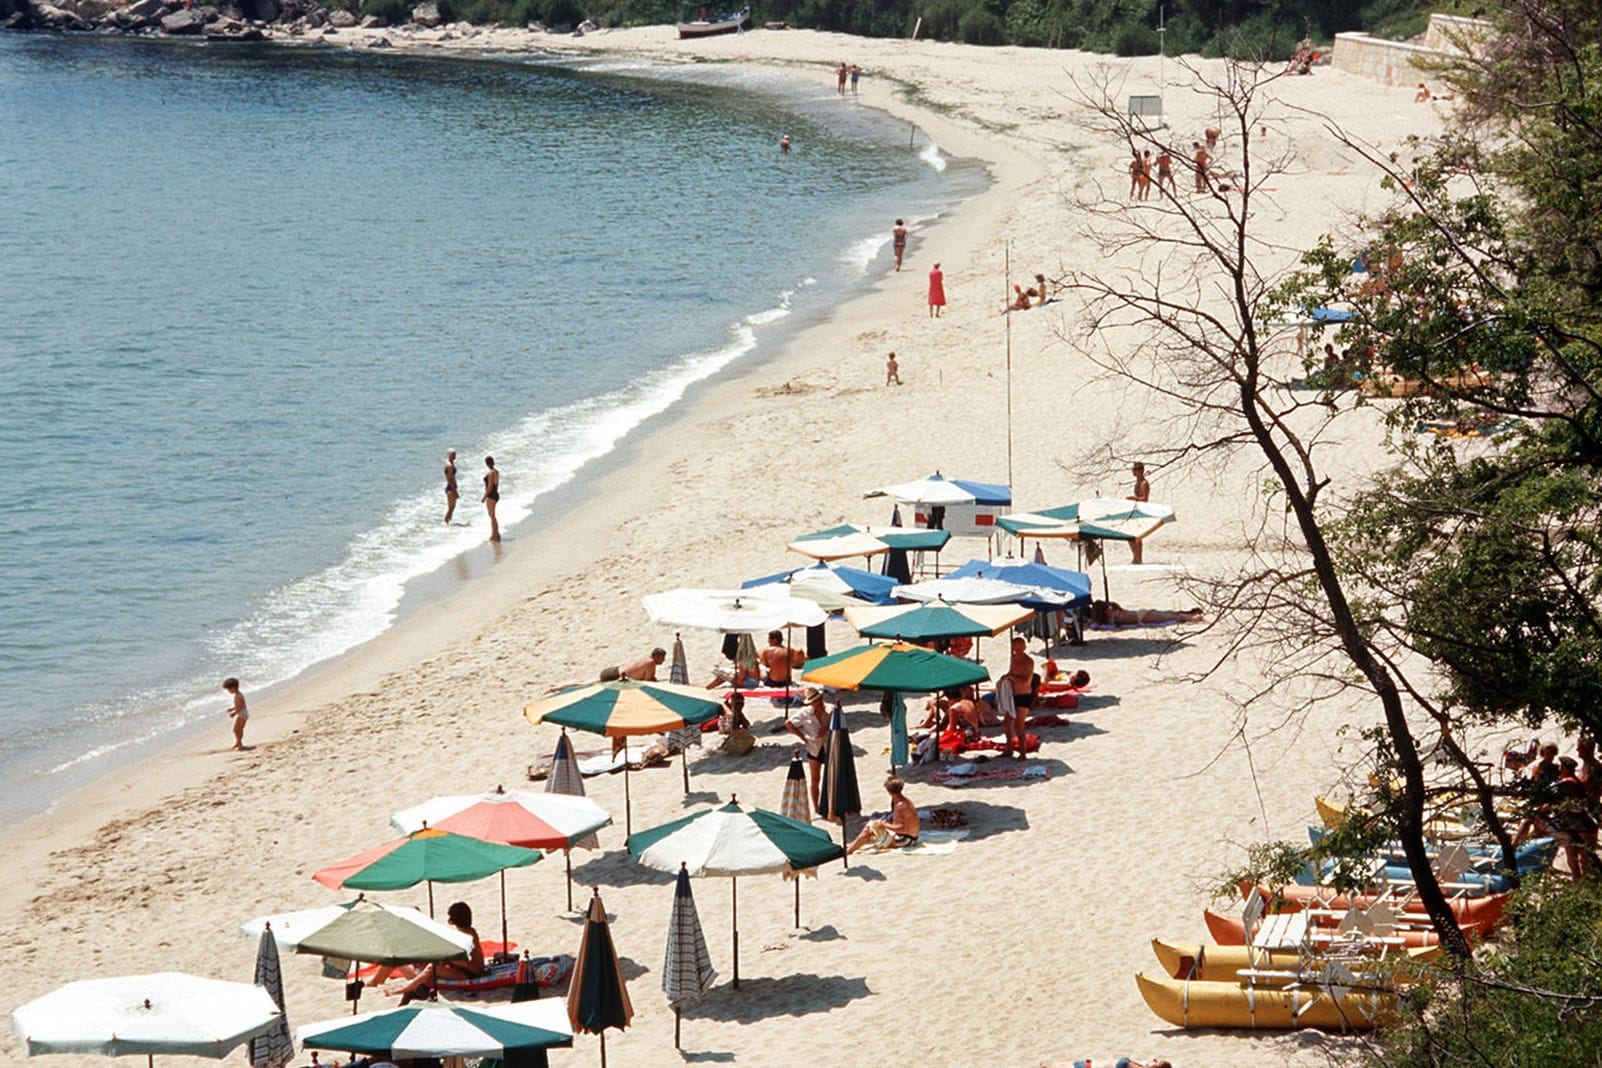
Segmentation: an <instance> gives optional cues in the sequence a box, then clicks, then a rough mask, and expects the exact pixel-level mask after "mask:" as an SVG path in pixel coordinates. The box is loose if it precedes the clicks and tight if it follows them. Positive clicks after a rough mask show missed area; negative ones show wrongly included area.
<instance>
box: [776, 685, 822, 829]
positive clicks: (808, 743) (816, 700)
mask: <svg viewBox="0 0 1602 1068" xmlns="http://www.w3.org/2000/svg"><path fill="white" fill-rule="evenodd" d="M784 729H785V730H787V731H789V732H790V733H791V734H793V735H795V736H796V737H797V738H799V739H801V744H802V745H803V746H805V747H806V752H807V778H808V780H809V783H810V789H811V793H812V811H814V812H821V811H822V810H821V809H819V808H818V776H819V775H820V774H821V773H822V771H823V743H824V742H825V740H827V738H828V737H829V716H828V713H826V712H824V710H823V691H822V690H820V689H818V688H817V687H816V686H808V687H807V688H806V690H805V691H804V692H803V693H802V694H801V710H800V711H799V712H797V713H796V714H795V715H793V716H791V717H790V718H788V719H786V720H785V721H784Z"/></svg>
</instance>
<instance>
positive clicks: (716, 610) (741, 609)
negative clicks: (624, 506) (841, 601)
mask: <svg viewBox="0 0 1602 1068" xmlns="http://www.w3.org/2000/svg"><path fill="white" fill-rule="evenodd" d="M642 600H643V602H644V604H645V614H646V615H647V616H648V617H649V618H650V620H651V622H652V623H654V624H656V625H657V626H659V627H682V628H684V629H685V630H710V631H716V632H718V633H721V634H760V633H763V632H766V631H770V630H783V629H784V628H785V627H814V626H817V625H818V624H819V623H822V622H823V621H824V620H825V619H828V618H829V616H828V613H827V612H825V611H824V610H823V609H822V608H821V607H819V606H818V605H817V603H815V602H813V601H808V600H804V599H803V598H800V597H792V596H790V593H789V590H788V589H786V588H784V587H781V586H756V587H752V588H751V589H740V590H702V589H682V590H669V591H668V592H666V593H653V594H651V595H650V596H648V597H645V598H643V599H642Z"/></svg>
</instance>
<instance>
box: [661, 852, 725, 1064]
mask: <svg viewBox="0 0 1602 1068" xmlns="http://www.w3.org/2000/svg"><path fill="white" fill-rule="evenodd" d="M717 976H718V970H717V969H716V968H714V967H712V954H710V953H708V952H707V949H706V935H705V934H703V933H702V931H701V918H700V917H699V916H697V915H696V914H695V898H694V897H692V896H691V895H690V872H689V869H688V868H687V866H686V865H684V864H680V865H679V877H678V880H677V881H676V882H675V884H674V887H673V915H672V916H671V917H669V919H668V937H667V956H666V958H664V960H663V962H662V991H663V993H665V994H667V999H668V1004H669V1005H670V1006H672V1008H673V1048H674V1049H681V1048H683V1047H682V1046H680V1045H679V1014H680V1013H681V1012H682V1011H683V1010H684V1006H686V1005H694V1004H695V1003H696V1002H697V1001H700V1000H701V997H702V996H703V995H704V994H705V993H706V992H707V991H708V990H710V989H711V987H712V980H714V979H716V978H717Z"/></svg>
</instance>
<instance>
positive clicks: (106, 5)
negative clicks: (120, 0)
mask: <svg viewBox="0 0 1602 1068" xmlns="http://www.w3.org/2000/svg"><path fill="white" fill-rule="evenodd" d="M116 6H117V5H116V4H115V3H113V0H76V2H75V3H73V4H72V5H71V7H72V10H73V11H74V12H76V13H77V15H78V17H79V18H81V19H83V20H84V21H86V22H99V21H100V20H101V19H103V18H105V17H106V16H107V15H109V14H111V12H112V11H113V10H115V8H116Z"/></svg>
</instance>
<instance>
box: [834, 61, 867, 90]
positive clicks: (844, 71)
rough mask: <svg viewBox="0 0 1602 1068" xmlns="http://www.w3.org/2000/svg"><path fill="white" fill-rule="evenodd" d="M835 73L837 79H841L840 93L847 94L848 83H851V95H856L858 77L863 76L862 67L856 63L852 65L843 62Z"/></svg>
mask: <svg viewBox="0 0 1602 1068" xmlns="http://www.w3.org/2000/svg"><path fill="white" fill-rule="evenodd" d="M834 74H835V77H836V79H838V81H839V90H840V95H841V96H845V95H846V85H847V84H848V83H849V84H850V86H851V95H853V96H855V95H856V92H857V79H858V78H861V77H862V68H861V67H859V66H857V65H856V64H855V63H853V64H851V65H850V66H847V65H846V64H844V63H841V64H840V66H839V68H838V69H837V70H836V71H835V72H834Z"/></svg>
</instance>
